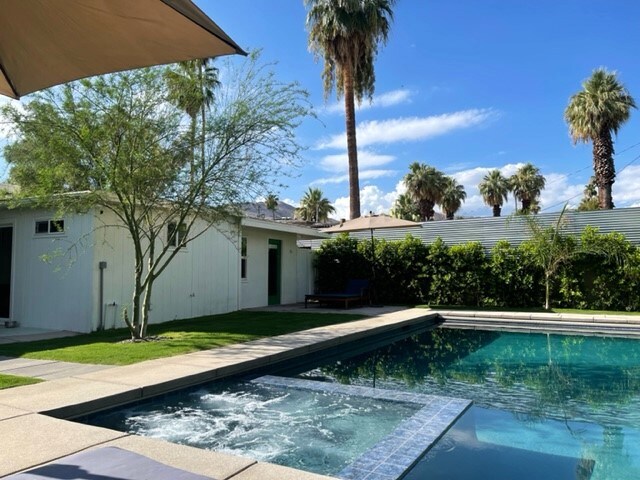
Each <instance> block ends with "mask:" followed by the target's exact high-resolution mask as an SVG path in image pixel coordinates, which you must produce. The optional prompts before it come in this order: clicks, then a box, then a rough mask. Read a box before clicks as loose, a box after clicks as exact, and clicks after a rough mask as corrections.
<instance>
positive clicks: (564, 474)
mask: <svg viewBox="0 0 640 480" xmlns="http://www.w3.org/2000/svg"><path fill="white" fill-rule="evenodd" d="M301 376H302V377H312V378H315V379H322V380H323V381H329V382H340V383H348V384H355V385H366V386H375V387H376V388H391V389H397V390H407V391H413V392H418V393H426V394H432V395H446V396H450V397H460V398H468V399H472V400H473V401H474V406H473V407H472V408H471V409H470V410H469V411H468V413H466V414H465V415H464V416H463V417H462V418H461V419H460V420H458V422H457V423H456V424H455V425H454V427H453V428H451V429H450V430H449V432H448V433H447V434H446V435H445V436H444V437H443V438H442V439H441V440H440V442H438V444H437V445H436V447H434V448H433V449H432V450H431V451H430V452H429V453H427V454H426V455H425V456H424V457H423V458H422V459H421V460H420V462H419V463H418V464H417V465H416V466H415V467H414V468H413V469H412V470H411V471H410V472H409V473H408V475H407V476H406V477H403V478H406V479H409V480H417V479H423V478H429V479H434V480H435V479H461V480H462V479H464V480H470V479H486V478H491V479H494V480H500V479H505V480H507V479H522V480H528V479H531V480H533V479H542V478H544V479H558V480H564V479H577V480H587V479H591V480H626V479H629V480H631V479H639V478H640V341H638V340H632V339H623V338H605V337H591V336H566V335H552V334H523V333H506V332H490V331H475V330H454V329H445V328H439V329H436V330H433V331H430V332H426V333H424V334H419V335H414V336H411V337H408V338H406V339H404V340H400V341H398V342H395V343H393V344H391V345H388V346H384V347H381V348H378V349H376V350H374V351H371V352H369V353H366V354H362V355H358V356H356V357H353V358H349V359H342V360H339V361H337V362H332V363H329V364H326V365H323V366H320V367H318V368H315V369H313V370H311V371H309V372H306V373H303V374H301Z"/></svg>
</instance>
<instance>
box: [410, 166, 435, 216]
mask: <svg viewBox="0 0 640 480" xmlns="http://www.w3.org/2000/svg"><path fill="white" fill-rule="evenodd" d="M404 183H405V185H406V186H407V194H408V195H409V196H410V197H411V198H412V199H413V201H414V202H416V204H417V205H418V210H419V212H420V216H421V217H422V220H426V221H428V220H433V216H434V214H435V212H434V210H433V207H434V206H435V204H436V203H439V202H440V201H441V200H442V195H443V193H444V189H445V179H444V175H443V174H442V172H440V171H439V170H436V169H435V168H434V167H431V166H429V165H425V164H424V163H418V162H413V163H412V164H411V165H409V173H407V174H406V175H405V177H404Z"/></svg>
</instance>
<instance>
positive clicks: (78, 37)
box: [0, 0, 245, 98]
mask: <svg viewBox="0 0 640 480" xmlns="http://www.w3.org/2000/svg"><path fill="white" fill-rule="evenodd" d="M234 53H239V54H244V53H245V52H244V51H243V50H242V49H241V48H240V47H239V46H238V45H237V44H236V43H235V42H234V41H233V40H232V39H231V38H230V37H229V36H228V35H227V34H226V33H224V32H223V31H222V29H221V28H220V27H218V26H217V25H216V24H215V23H214V22H213V21H212V20H211V19H210V18H209V17H207V16H206V15H205V14H204V13H203V12H202V11H201V10H200V9H199V8H198V7H197V6H196V5H194V4H193V3H192V2H191V1H190V0H3V1H2V13H1V14H0V94H3V95H7V96H9V97H13V98H19V97H20V96H22V95H26V94H28V93H32V92H34V91H36V90H40V89H43V88H48V87H51V86H54V85H58V84H60V83H65V82H69V81H72V80H77V79H79V78H84V77H89V76H92V75H99V74H104V73H109V72H117V71H121V70H128V69H132V68H139V67H145V66H150V65H161V64H166V63H174V62H179V61H184V60H193V59H196V58H206V57H216V56H219V55H230V54H234Z"/></svg>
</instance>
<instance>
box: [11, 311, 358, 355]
mask: <svg viewBox="0 0 640 480" xmlns="http://www.w3.org/2000/svg"><path fill="white" fill-rule="evenodd" d="M362 318H364V317H363V316H362V315H353V314H339V313H336V314H333V313H311V312H310V313H291V312H287V313H283V312H232V313H228V314H224V315H214V316H207V317H200V318H195V319H189V320H176V321H173V322H167V323H162V324H158V325H150V326H149V334H150V335H158V336H161V337H163V340H161V341H157V342H155V341H152V342H140V343H132V342H126V343H122V341H123V340H127V339H128V338H130V336H129V331H128V330H127V329H118V330H107V331H103V332H95V333H90V334H86V335H78V336H75V337H66V338H56V339H53V340H40V341H36V342H24V343H11V344H6V345H1V346H0V356H2V355H6V356H9V357H26V358H37V359H43V360H60V361H65V362H78V363H96V364H104V365H128V364H131V363H137V362H142V361H144V360H151V359H154V358H160V357H170V356H173V355H180V354H183V353H189V352H195V351H198V350H208V349H210V348H215V347H222V346H224V345H230V344H232V343H239V342H247V341H249V340H255V339H257V338H261V337H270V336H274V335H281V334H284V333H290V332H296V331H300V330H307V329H309V328H314V327H321V326H324V325H332V324H336V323H344V322H349V321H353V320H360V319H362Z"/></svg>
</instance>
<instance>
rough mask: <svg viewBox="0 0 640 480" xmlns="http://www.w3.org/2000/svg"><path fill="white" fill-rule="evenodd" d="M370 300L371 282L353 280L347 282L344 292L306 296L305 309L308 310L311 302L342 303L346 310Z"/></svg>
mask: <svg viewBox="0 0 640 480" xmlns="http://www.w3.org/2000/svg"><path fill="white" fill-rule="evenodd" d="M365 300H366V301H368V300H369V280H366V279H351V280H349V281H348V282H347V287H346V288H345V289H344V291H342V292H327V293H310V294H308V295H305V296H304V308H307V304H308V303H309V301H315V302H318V303H319V304H323V303H324V304H333V303H342V304H344V308H345V309H347V308H349V304H351V303H359V304H360V306H362V305H364V302H365Z"/></svg>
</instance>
